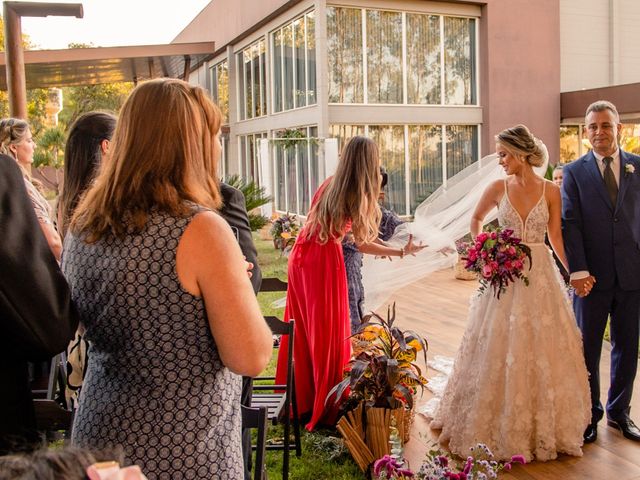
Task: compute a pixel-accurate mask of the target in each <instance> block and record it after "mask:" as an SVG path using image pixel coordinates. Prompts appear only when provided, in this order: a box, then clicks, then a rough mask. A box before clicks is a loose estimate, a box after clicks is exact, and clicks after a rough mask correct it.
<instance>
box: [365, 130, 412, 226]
mask: <svg viewBox="0 0 640 480" xmlns="http://www.w3.org/2000/svg"><path fill="white" fill-rule="evenodd" d="M369 137H371V138H372V139H373V141H374V142H376V144H377V145H378V150H379V152H380V163H381V165H382V166H383V167H384V168H385V169H386V170H387V175H388V176H389V181H388V183H387V195H386V198H387V201H388V203H389V207H390V208H391V210H393V211H395V212H397V213H398V214H400V215H405V214H406V213H407V200H406V184H407V180H406V175H405V169H404V167H405V154H404V126H402V125H371V126H369Z"/></svg>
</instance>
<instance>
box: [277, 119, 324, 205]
mask: <svg viewBox="0 0 640 480" xmlns="http://www.w3.org/2000/svg"><path fill="white" fill-rule="evenodd" d="M292 131H295V132H299V134H301V138H300V139H299V140H297V141H295V142H285V141H283V140H276V141H274V142H273V144H274V147H273V148H274V151H275V153H274V157H275V170H276V177H277V178H276V189H277V190H276V195H275V198H276V210H280V211H287V212H291V213H295V214H298V215H306V214H307V213H308V212H309V208H310V207H311V198H312V197H313V194H314V193H315V191H316V190H317V188H318V186H319V179H320V176H319V171H318V145H317V138H316V137H317V135H318V128H317V127H315V126H314V127H301V128H296V129H293V130H287V131H284V130H283V131H281V132H279V133H278V134H276V135H277V136H280V137H282V136H283V135H284V134H285V133H289V132H292Z"/></svg>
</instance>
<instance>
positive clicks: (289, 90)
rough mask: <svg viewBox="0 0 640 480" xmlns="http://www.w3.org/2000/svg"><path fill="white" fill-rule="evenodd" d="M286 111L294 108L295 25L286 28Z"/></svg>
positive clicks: (284, 55)
mask: <svg viewBox="0 0 640 480" xmlns="http://www.w3.org/2000/svg"><path fill="white" fill-rule="evenodd" d="M283 57H284V109H285V110H291V109H292V108H293V24H289V25H287V26H286V27H285V28H284V54H283Z"/></svg>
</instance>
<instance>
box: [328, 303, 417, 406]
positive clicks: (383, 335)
mask: <svg viewBox="0 0 640 480" xmlns="http://www.w3.org/2000/svg"><path fill="white" fill-rule="evenodd" d="M395 320H396V306H395V303H394V304H393V306H391V307H388V308H387V318H386V319H384V318H382V317H381V316H380V315H378V314H376V313H371V314H369V315H366V316H365V317H364V319H363V324H362V325H361V327H360V330H359V331H358V333H356V334H355V335H353V337H354V338H355V340H356V343H357V345H358V346H357V348H356V349H355V351H354V354H353V355H352V357H351V360H350V361H349V363H348V364H347V366H346V367H345V377H344V379H343V380H342V381H341V382H340V383H338V384H337V385H336V386H335V387H333V389H331V391H330V392H329V394H328V396H327V399H329V398H332V396H333V395H334V394H335V398H336V402H337V403H341V408H342V410H344V411H349V410H351V409H353V408H355V406H356V405H358V404H359V403H360V402H364V404H365V406H367V407H379V408H390V409H394V408H398V407H402V406H404V407H406V408H409V409H411V408H412V407H413V395H414V394H415V393H416V390H417V388H418V387H420V388H421V389H422V390H424V386H425V385H426V384H427V379H426V378H425V377H424V376H422V371H421V370H420V367H418V365H417V364H416V363H415V362H416V360H417V357H418V352H420V351H422V353H423V355H424V361H425V365H426V363H427V348H428V345H427V342H426V341H425V340H424V339H423V338H422V337H421V336H420V335H418V334H417V333H415V332H413V331H411V330H405V331H403V330H401V329H400V328H398V327H396V326H395V325H394V322H395ZM347 388H349V390H350V391H349V394H348V396H347V397H346V399H343V394H344V392H345V391H346V390H347Z"/></svg>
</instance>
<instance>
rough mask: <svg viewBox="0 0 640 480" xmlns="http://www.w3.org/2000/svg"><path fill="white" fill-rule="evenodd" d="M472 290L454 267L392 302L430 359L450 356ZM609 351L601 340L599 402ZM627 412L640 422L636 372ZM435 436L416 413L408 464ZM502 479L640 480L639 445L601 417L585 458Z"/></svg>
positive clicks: (605, 384) (416, 463)
mask: <svg viewBox="0 0 640 480" xmlns="http://www.w3.org/2000/svg"><path fill="white" fill-rule="evenodd" d="M476 288H477V282H475V281H462V280H456V279H454V278H453V272H452V271H442V272H437V273H435V274H432V275H431V276H429V277H428V278H426V279H424V280H421V281H418V282H416V283H414V284H412V285H411V286H410V287H408V288H405V289H404V290H403V291H401V292H398V293H396V294H394V296H393V297H392V298H391V299H390V301H396V309H397V310H396V313H397V318H398V320H397V322H398V324H399V326H401V327H404V328H411V329H413V330H415V331H417V332H419V333H421V334H423V335H424V336H425V337H426V338H427V340H428V342H429V356H430V357H433V356H434V355H446V356H450V357H453V356H454V355H455V352H456V350H457V347H458V344H459V342H460V340H461V338H462V334H463V331H464V328H465V324H466V320H467V308H468V305H469V298H470V296H471V295H472V293H473V292H474V291H475V289H476ZM609 351H610V348H609V345H608V343H606V342H605V348H604V349H603V355H602V362H601V380H602V399H603V401H604V400H605V399H606V391H607V389H608V388H609V365H610V362H609V358H610V356H609ZM431 375H435V372H433V371H432V370H429V371H428V376H431ZM429 398H431V397H430V393H429V392H425V395H424V396H423V397H422V398H421V399H420V400H419V403H418V408H419V406H420V405H421V404H422V403H424V402H426V401H427V400H429ZM631 413H632V417H633V418H634V419H635V421H636V422H637V423H640V376H639V377H638V378H636V382H635V396H634V399H633V402H632V408H631ZM434 438H435V436H434V433H433V432H432V431H431V430H430V429H429V428H428V423H427V421H426V420H425V419H424V417H422V415H419V414H418V415H416V421H415V423H414V426H413V429H412V440H411V441H410V442H409V443H408V444H407V446H406V450H405V455H406V457H407V460H408V461H409V462H410V464H411V465H413V466H414V467H417V466H419V465H420V464H421V463H422V459H423V457H424V454H425V452H427V451H428V447H429V446H430V442H434ZM431 445H433V443H431ZM500 478H504V479H505V480H506V479H528V480H530V479H536V480H547V479H603V480H609V479H612V480H613V479H615V480H640V443H635V442H632V441H630V440H627V439H625V438H624V437H622V435H621V434H620V433H619V432H618V431H616V430H614V429H612V428H610V427H607V426H606V422H604V421H602V422H600V424H599V430H598V440H597V441H596V442H595V443H592V444H590V445H586V446H585V447H584V456H583V457H580V458H576V457H570V456H561V457H560V458H559V459H558V460H555V461H552V462H546V463H541V462H533V463H531V464H529V465H525V466H522V467H521V466H517V467H515V468H514V470H512V471H511V472H509V473H504V474H502V475H501V476H500Z"/></svg>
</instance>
